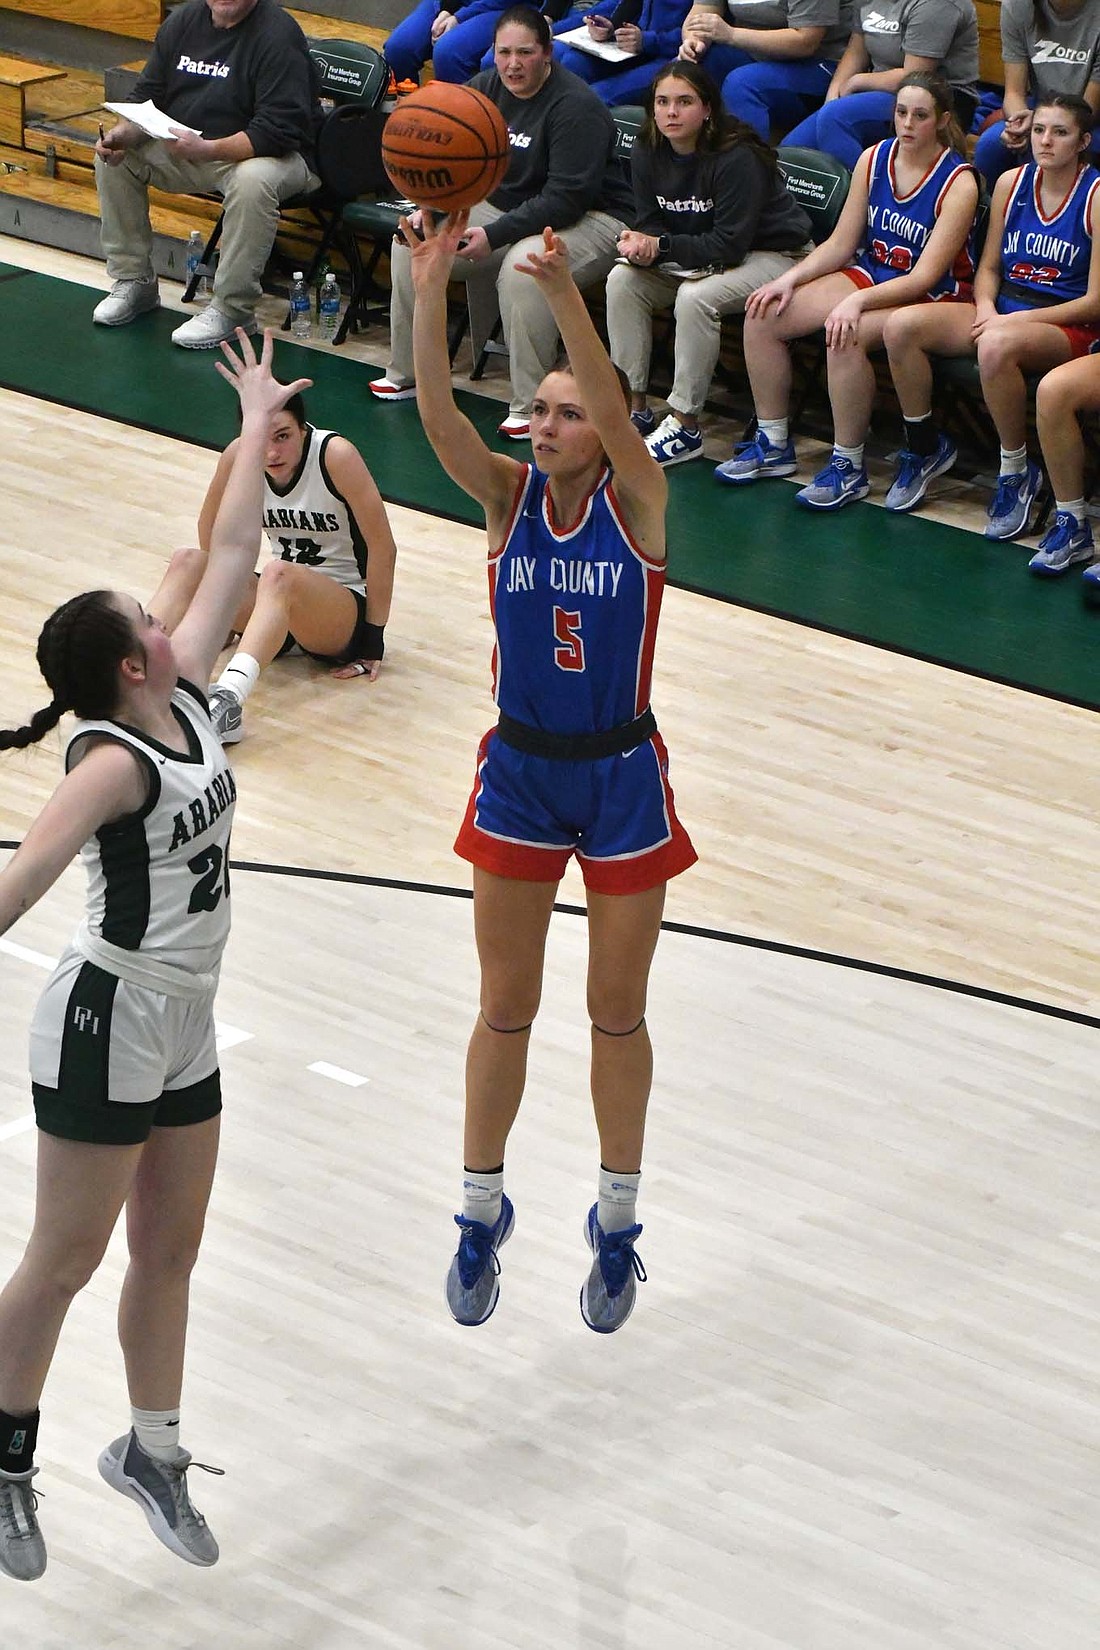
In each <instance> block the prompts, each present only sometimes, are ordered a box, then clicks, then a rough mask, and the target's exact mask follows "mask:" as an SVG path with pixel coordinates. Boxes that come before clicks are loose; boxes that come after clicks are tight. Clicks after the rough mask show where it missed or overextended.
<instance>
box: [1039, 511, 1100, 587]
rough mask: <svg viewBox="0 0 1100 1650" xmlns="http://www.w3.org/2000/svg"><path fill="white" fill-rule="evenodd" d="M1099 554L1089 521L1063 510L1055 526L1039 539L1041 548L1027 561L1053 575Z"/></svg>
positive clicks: (1041, 574)
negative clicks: (1078, 518)
mask: <svg viewBox="0 0 1100 1650" xmlns="http://www.w3.org/2000/svg"><path fill="white" fill-rule="evenodd" d="M1095 554H1096V547H1095V545H1094V544H1093V542H1092V528H1091V527H1090V526H1089V524H1088V522H1087V521H1086V522H1080V521H1078V520H1077V517H1076V516H1074V515H1071V514H1070V512H1069V511H1068V510H1059V511H1058V514H1057V515H1056V516H1055V518H1054V526H1053V527H1052V528H1051V529H1050V532H1049V533H1047V535H1046V536H1045V538H1041V539H1040V540H1039V548H1038V550H1036V552H1035V554H1034V555H1033V556H1032V558H1031V560H1030V561H1029V562H1028V564H1027V565H1028V566H1029V567H1030V569H1031V571H1032V572H1033V573H1038V574H1039V575H1040V576H1041V577H1044V578H1053V577H1055V576H1056V575H1057V574H1058V573H1066V572H1068V571H1069V569H1070V568H1071V567H1072V566H1073V565H1074V563H1075V562H1079V561H1091V560H1092V559H1093V557H1094V556H1095Z"/></svg>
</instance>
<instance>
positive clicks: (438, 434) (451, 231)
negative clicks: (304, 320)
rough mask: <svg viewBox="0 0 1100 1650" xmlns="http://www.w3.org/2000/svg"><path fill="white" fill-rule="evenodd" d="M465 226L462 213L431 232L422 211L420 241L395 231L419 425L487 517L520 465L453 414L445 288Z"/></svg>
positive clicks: (502, 502)
mask: <svg viewBox="0 0 1100 1650" xmlns="http://www.w3.org/2000/svg"><path fill="white" fill-rule="evenodd" d="M468 221H469V214H468V213H466V212H458V213H455V214H453V215H452V216H451V217H449V218H445V219H444V221H443V222H442V223H441V224H440V225H438V227H437V226H436V225H435V224H434V223H433V221H432V215H431V213H430V212H425V213H424V214H423V217H422V223H421V229H422V232H423V237H424V238H423V240H419V239H418V238H417V235H416V232H415V230H413V229H412V228H411V226H410V225H409V223H408V221H407V220H406V219H402V221H401V228H402V233H403V235H404V237H405V240H406V242H407V243H408V245H409V246H410V247H411V248H412V257H411V263H412V282H413V289H414V291H415V293H416V307H415V309H414V312H413V362H414V366H415V371H416V403H417V406H418V407H419V409H420V421H421V423H422V424H423V426H424V433H425V434H426V436H427V437H428V440H429V441H430V442H431V444H432V446H433V447H434V449H435V454H436V457H437V458H438V459H439V462H440V463H441V464H442V466H443V468H444V469H445V470H446V472H447V474H448V475H449V476H450V477H451V480H452V481H455V482H457V483H458V485H459V486H460V487H461V488H462V490H463V492H466V493H469V495H470V497H471V498H474V499H476V500H477V502H478V503H479V504H480V505H481V506H482V507H483V509H484V510H485V513H486V515H487V516H489V517H493V516H494V515H502V514H503V513H504V512H505V511H506V510H507V509H508V507H509V505H510V504H511V501H512V498H513V496H514V494H515V490H516V487H517V485H518V482H519V477H520V474H521V472H522V469H523V466H522V465H521V464H519V463H517V461H516V460H515V459H514V458H506V457H505V456H504V455H503V454H502V453H494V452H492V451H491V450H490V449H489V448H488V447H487V446H486V445H485V443H484V441H483V440H482V439H481V437H480V435H478V433H477V431H476V429H475V428H474V426H473V425H472V424H471V422H470V420H469V419H468V418H467V417H466V416H465V415H464V414H463V413H460V412H459V410H458V407H457V406H456V405H455V398H454V391H453V390H452V388H451V363H450V360H449V359H448V356H447V283H448V282H449V280H450V278H451V265H452V264H453V263H454V260H455V255H456V253H457V250H458V244H459V242H460V241H461V239H462V237H463V235H464V234H465V232H466V228H467V224H468Z"/></svg>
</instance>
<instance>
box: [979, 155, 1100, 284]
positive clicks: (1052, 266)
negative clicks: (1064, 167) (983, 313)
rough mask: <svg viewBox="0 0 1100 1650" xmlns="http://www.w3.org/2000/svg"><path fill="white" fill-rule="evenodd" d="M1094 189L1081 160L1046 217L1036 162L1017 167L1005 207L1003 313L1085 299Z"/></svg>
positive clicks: (1097, 178)
mask: <svg viewBox="0 0 1100 1650" xmlns="http://www.w3.org/2000/svg"><path fill="white" fill-rule="evenodd" d="M1097 189H1100V174H1098V173H1097V172H1096V170H1095V168H1094V167H1092V166H1089V165H1088V163H1087V162H1083V163H1082V165H1081V166H1080V168H1079V169H1078V172H1077V176H1076V178H1075V179H1074V180H1073V185H1072V187H1071V189H1070V191H1069V193H1068V194H1067V195H1066V198H1065V200H1064V201H1063V202H1062V204H1061V205H1060V206H1059V207H1057V208H1056V210H1055V211H1054V213H1053V214H1052V216H1050V217H1049V218H1048V217H1044V215H1043V208H1042V202H1041V201H1040V198H1039V168H1038V166H1037V165H1036V164H1035V162H1034V161H1032V162H1030V163H1029V164H1028V165H1027V166H1021V167H1020V169H1019V171H1018V172H1017V173H1016V176H1015V177H1014V179H1013V180H1012V187H1011V189H1010V190H1009V195H1008V202H1007V204H1006V206H1005V226H1004V238H1003V240H1002V242H1001V288H1000V291H999V292H998V294H997V309H998V312H999V313H1000V314H1001V315H1009V314H1011V313H1012V312H1013V311H1014V310H1018V309H1035V308H1045V307H1046V306H1047V305H1048V304H1065V303H1068V302H1069V300H1070V299H1071V298H1080V297H1083V295H1084V293H1085V291H1086V290H1087V288H1088V282H1089V263H1090V262H1091V259H1092V230H1091V228H1090V223H1091V219H1092V210H1091V209H1092V202H1093V198H1094V196H1095V194H1096V191H1097Z"/></svg>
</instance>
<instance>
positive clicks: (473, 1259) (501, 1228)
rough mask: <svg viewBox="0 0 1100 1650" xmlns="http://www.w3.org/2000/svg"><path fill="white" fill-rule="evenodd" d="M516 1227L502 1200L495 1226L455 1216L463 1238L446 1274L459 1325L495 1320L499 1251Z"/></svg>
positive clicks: (507, 1203) (453, 1313) (449, 1299)
mask: <svg viewBox="0 0 1100 1650" xmlns="http://www.w3.org/2000/svg"><path fill="white" fill-rule="evenodd" d="M515 1223H516V1217H515V1210H514V1209H513V1208H512V1204H511V1200H510V1199H509V1198H507V1197H503V1198H501V1202H500V1217H499V1219H498V1220H497V1223H496V1225H495V1226H486V1225H485V1224H484V1223H483V1222H482V1221H480V1220H468V1219H467V1218H466V1216H465V1215H455V1225H456V1226H457V1227H458V1229H459V1231H460V1232H461V1234H462V1236H461V1237H460V1238H459V1240H458V1249H457V1250H456V1252H455V1257H454V1259H453V1260H452V1262H451V1265H450V1270H449V1271H448V1273H447V1305H448V1306H449V1307H450V1311H451V1316H452V1318H454V1320H455V1322H456V1323H464V1324H470V1325H475V1324H479V1323H484V1322H485V1320H486V1318H488V1317H491V1316H492V1311H493V1307H494V1306H495V1305H496V1303H497V1296H498V1295H499V1294H500V1261H499V1260H498V1259H497V1250H498V1249H501V1248H503V1246H504V1245H505V1244H506V1243H507V1242H508V1239H509V1238H510V1237H511V1235H512V1227H513V1226H514V1225H515Z"/></svg>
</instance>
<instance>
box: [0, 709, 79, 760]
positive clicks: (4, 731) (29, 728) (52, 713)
mask: <svg viewBox="0 0 1100 1650" xmlns="http://www.w3.org/2000/svg"><path fill="white" fill-rule="evenodd" d="M63 714H64V713H63V711H62V709H61V707H60V705H57V704H50V705H47V706H46V707H45V709H44V710H36V711H35V713H34V715H33V716H32V717H31V719H30V721H29V722H28V723H27V725H26V727H24V728H0V751H10V750H17V751H22V750H26V748H27V746H28V745H37V743H38V741H39V740H40V739H43V738H45V736H46V734H47V733H50V732H52V730H53V729H54V728H56V726H57V724H58V723H59V722H60V720H61V717H62V715H63Z"/></svg>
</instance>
